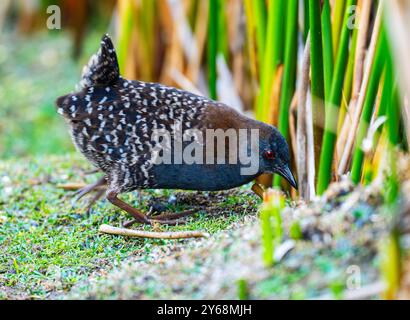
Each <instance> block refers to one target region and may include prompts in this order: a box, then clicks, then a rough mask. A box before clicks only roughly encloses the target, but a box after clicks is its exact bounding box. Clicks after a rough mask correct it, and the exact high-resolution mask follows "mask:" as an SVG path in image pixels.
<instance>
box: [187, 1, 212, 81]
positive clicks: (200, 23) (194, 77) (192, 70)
mask: <svg viewBox="0 0 410 320" xmlns="http://www.w3.org/2000/svg"><path fill="white" fill-rule="evenodd" d="M208 18H209V2H208V1H200V2H199V8H198V12H197V16H196V20H195V21H196V22H195V35H194V39H195V45H196V48H197V55H196V56H195V57H192V58H193V59H191V60H189V61H188V66H187V71H186V76H187V78H188V79H190V80H191V81H192V82H193V83H194V84H195V85H197V83H198V77H199V72H200V69H201V61H202V57H203V55H204V48H205V42H206V39H207V37H206V36H207V33H208Z"/></svg>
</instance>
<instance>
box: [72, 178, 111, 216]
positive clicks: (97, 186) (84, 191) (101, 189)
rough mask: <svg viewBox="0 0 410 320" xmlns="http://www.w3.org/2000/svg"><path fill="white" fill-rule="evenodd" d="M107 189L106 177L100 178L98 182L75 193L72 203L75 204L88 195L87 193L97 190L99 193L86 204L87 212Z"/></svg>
mask: <svg viewBox="0 0 410 320" xmlns="http://www.w3.org/2000/svg"><path fill="white" fill-rule="evenodd" d="M106 189H107V186H106V180H105V177H103V178H101V179H99V180H98V181H97V182H95V183H92V184H89V185H87V186H85V187H83V188H81V189H79V190H77V191H76V192H75V193H74V198H73V199H72V201H71V203H72V205H73V206H75V205H76V204H77V202H78V201H79V200H80V199H81V198H83V197H84V196H86V195H87V194H89V193H91V192H93V191H97V193H96V194H95V195H94V196H93V197H92V198H91V200H90V201H89V202H88V204H87V206H86V212H89V211H90V209H91V207H92V206H93V205H94V204H95V203H96V202H97V201H98V200H99V199H101V197H102V196H103V195H104V193H105V191H106Z"/></svg>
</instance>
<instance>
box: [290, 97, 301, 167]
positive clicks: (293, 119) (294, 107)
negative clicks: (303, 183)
mask: <svg viewBox="0 0 410 320" xmlns="http://www.w3.org/2000/svg"><path fill="white" fill-rule="evenodd" d="M298 100H299V99H298V93H297V92H295V94H294V95H293V98H292V102H291V103H290V107H289V137H290V147H291V149H292V151H291V152H292V154H293V159H295V163H296V159H297V155H298V150H297V143H296V137H297V132H296V131H297V119H298Z"/></svg>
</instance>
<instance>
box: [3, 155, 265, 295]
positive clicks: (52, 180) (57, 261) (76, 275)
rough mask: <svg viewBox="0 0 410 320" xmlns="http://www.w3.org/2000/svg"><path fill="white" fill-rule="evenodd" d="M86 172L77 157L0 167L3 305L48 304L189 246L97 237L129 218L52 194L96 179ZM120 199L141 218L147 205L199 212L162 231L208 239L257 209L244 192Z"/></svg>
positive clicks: (101, 205) (108, 206)
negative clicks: (154, 254)
mask: <svg viewBox="0 0 410 320" xmlns="http://www.w3.org/2000/svg"><path fill="white" fill-rule="evenodd" d="M89 169H90V167H88V166H87V164H86V162H85V161H83V160H81V159H80V158H79V157H77V156H65V157H51V158H37V159H35V160H29V159H22V160H18V161H11V160H10V161H6V162H1V163H0V181H1V188H0V208H1V209H0V250H1V252H2V254H1V255H0V294H1V298H40V299H41V298H47V297H48V296H49V295H50V294H51V293H53V294H55V293H56V291H67V290H69V289H70V288H71V287H72V286H73V285H74V284H76V283H78V282H79V281H82V280H85V279H86V278H87V277H88V276H90V275H91V274H92V273H105V272H107V271H108V270H110V269H112V268H113V267H115V266H117V265H118V264H119V263H120V262H121V261H123V260H125V259H127V258H129V257H130V256H135V255H138V256H140V255H141V253H143V256H146V257H149V254H150V252H151V250H152V249H153V248H154V247H156V246H167V245H169V244H170V243H180V244H181V245H183V244H184V243H186V242H187V241H189V240H181V241H167V240H145V239H130V238H124V237H116V236H111V235H102V234H99V233H98V227H99V225H101V224H103V223H107V224H110V225H114V226H120V225H121V224H122V223H123V222H125V221H127V220H129V219H130V217H129V216H128V215H127V214H126V213H124V212H122V211H121V210H119V209H117V208H115V207H113V206H112V205H111V204H109V203H108V202H107V201H105V200H100V201H99V202H98V203H96V204H95V205H94V207H93V208H92V210H91V212H90V214H88V215H87V214H85V213H84V207H85V204H84V203H81V202H80V203H79V204H77V205H75V206H73V205H72V201H71V200H72V196H71V195H72V192H67V191H65V190H63V189H60V188H58V185H60V184H65V183H67V182H92V181H95V179H96V176H92V175H91V176H88V175H84V172H86V171H87V170H89ZM171 194H172V195H173V196H174V197H175V198H176V202H175V203H173V204H170V203H169V202H168V201H167V200H168V198H169V196H170V195H171ZM123 199H124V200H126V201H128V202H129V203H131V204H132V205H134V206H136V207H138V208H141V209H143V210H147V209H148V205H149V204H150V203H152V202H160V203H161V204H162V205H165V206H166V209H167V211H168V210H169V211H171V212H178V211H181V210H187V209H189V208H191V207H194V208H197V210H198V213H197V214H195V215H194V216H193V217H191V218H189V219H188V220H187V223H186V224H185V225H183V226H175V227H166V226H164V227H161V229H162V230H204V231H207V232H209V233H211V234H214V233H217V232H218V231H221V230H224V229H227V228H229V226H230V225H232V224H233V223H235V222H238V221H241V220H243V219H244V217H245V216H247V215H252V214H253V215H254V214H255V212H256V207H257V204H258V202H259V200H258V199H257V197H256V196H255V195H252V194H251V193H249V192H235V193H231V192H227V193H222V194H221V193H219V194H218V193H211V194H208V193H201V194H199V193H196V192H188V193H187V192H184V193H181V192H177V191H169V190H164V191H153V190H148V191H144V192H143V193H142V200H143V201H142V203H138V200H139V197H138V196H137V195H136V194H135V193H129V194H126V195H124V196H123ZM196 199H197V200H196ZM198 199H200V201H199V200H198ZM204 208H206V210H204ZM138 227H139V228H141V226H138ZM146 228H148V227H146Z"/></svg>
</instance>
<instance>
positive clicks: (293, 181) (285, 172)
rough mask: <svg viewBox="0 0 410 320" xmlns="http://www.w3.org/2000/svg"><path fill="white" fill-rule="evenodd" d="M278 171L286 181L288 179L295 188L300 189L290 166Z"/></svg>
mask: <svg viewBox="0 0 410 320" xmlns="http://www.w3.org/2000/svg"><path fill="white" fill-rule="evenodd" d="M277 173H278V174H279V175H280V176H282V177H283V178H285V179H286V181H288V182H289V183H290V185H291V186H292V187H293V188H295V189H296V190H297V189H298V184H297V182H296V179H295V177H294V175H293V173H292V171H291V170H290V168H289V166H286V167H284V168H283V169H281V170H279V171H278V172H277Z"/></svg>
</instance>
